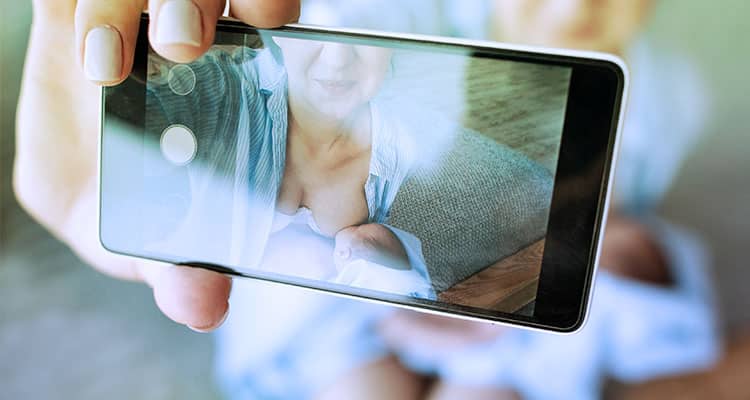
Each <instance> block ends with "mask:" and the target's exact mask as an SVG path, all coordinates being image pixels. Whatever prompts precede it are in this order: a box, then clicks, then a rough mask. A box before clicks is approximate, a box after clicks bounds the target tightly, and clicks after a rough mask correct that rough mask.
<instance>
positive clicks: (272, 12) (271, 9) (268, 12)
mask: <svg viewBox="0 0 750 400" xmlns="http://www.w3.org/2000/svg"><path fill="white" fill-rule="evenodd" d="M229 12H230V14H231V15H232V16H233V17H235V18H238V19H240V20H242V21H243V22H245V23H246V24H249V25H252V26H255V27H258V28H275V27H277V26H281V25H284V24H288V23H290V22H295V21H297V20H298V19H299V13H300V0H230V5H229Z"/></svg>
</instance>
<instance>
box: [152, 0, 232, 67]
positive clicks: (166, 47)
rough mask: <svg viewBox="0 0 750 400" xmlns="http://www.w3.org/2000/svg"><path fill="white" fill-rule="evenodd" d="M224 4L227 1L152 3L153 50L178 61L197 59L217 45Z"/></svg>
mask: <svg viewBox="0 0 750 400" xmlns="http://www.w3.org/2000/svg"><path fill="white" fill-rule="evenodd" d="M224 4H225V3H224V0H151V1H149V6H148V12H149V16H150V20H151V23H150V24H149V27H148V35H149V40H150V42H151V47H153V49H154V50H155V51H156V52H157V53H159V54H160V55H162V56H164V57H166V58H168V59H170V60H172V61H175V62H180V63H185V62H190V61H193V60H195V59H196V58H198V57H200V56H201V55H202V54H203V53H205V52H206V51H207V50H208V49H209V47H211V45H212V44H213V43H214V35H215V33H216V20H217V19H218V18H219V16H221V14H222V12H223V11H224Z"/></svg>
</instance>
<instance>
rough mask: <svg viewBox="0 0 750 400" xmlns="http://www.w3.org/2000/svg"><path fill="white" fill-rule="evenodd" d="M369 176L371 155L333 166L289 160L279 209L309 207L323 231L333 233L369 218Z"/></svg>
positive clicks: (292, 209) (290, 210) (293, 209)
mask: <svg viewBox="0 0 750 400" xmlns="http://www.w3.org/2000/svg"><path fill="white" fill-rule="evenodd" d="M368 176H369V157H355V158H352V159H350V160H347V161H346V162H342V163H339V164H337V165H333V166H331V165H316V163H314V162H307V163H305V162H294V161H289V162H287V164H286V166H285V168H284V176H283V179H282V183H281V189H280V191H279V196H278V199H277V203H276V209H277V211H279V212H282V213H284V214H290V215H291V214H294V213H295V212H296V211H297V210H298V209H299V208H300V207H307V208H309V209H310V210H311V211H312V215H313V218H314V219H315V223H316V224H317V225H318V228H319V229H320V231H321V232H322V233H323V234H324V235H327V236H333V235H335V234H336V232H338V231H340V230H341V229H343V228H346V227H349V226H353V225H360V224H363V223H365V222H367V220H368V217H369V208H368V204H367V199H366V196H365V189H364V188H365V184H366V183H367V178H368Z"/></svg>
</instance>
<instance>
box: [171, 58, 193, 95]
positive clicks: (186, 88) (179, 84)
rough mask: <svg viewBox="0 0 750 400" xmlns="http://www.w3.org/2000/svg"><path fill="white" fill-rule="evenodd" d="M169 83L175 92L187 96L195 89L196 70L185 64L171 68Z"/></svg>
mask: <svg viewBox="0 0 750 400" xmlns="http://www.w3.org/2000/svg"><path fill="white" fill-rule="evenodd" d="M167 83H168V84H169V88H170V89H172V92H174V94H177V95H180V96H186V95H188V94H190V92H192V91H193V89H195V72H193V70H192V69H190V67H188V66H187V65H184V64H177V65H175V66H174V67H172V68H170V69H169V74H167Z"/></svg>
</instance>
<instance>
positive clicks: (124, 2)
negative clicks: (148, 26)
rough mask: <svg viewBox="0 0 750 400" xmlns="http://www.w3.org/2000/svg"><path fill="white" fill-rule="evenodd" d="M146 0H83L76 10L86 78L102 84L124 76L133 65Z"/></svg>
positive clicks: (78, 46) (76, 22) (77, 38)
mask: <svg viewBox="0 0 750 400" xmlns="http://www.w3.org/2000/svg"><path fill="white" fill-rule="evenodd" d="M144 2H145V0H108V1H101V0H80V1H79V2H78V4H77V5H76V10H75V31H76V34H75V36H76V47H77V49H78V55H79V60H80V62H81V65H82V67H83V71H84V73H85V75H86V78H87V79H88V80H90V81H92V82H94V83H97V84H100V85H112V84H116V83H119V82H120V81H122V80H124V79H125V78H126V77H127V76H128V74H129V73H130V70H131V69H132V67H133V53H134V51H135V44H136V41H137V38H138V26H139V24H140V15H141V11H142V10H143V6H144Z"/></svg>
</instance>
